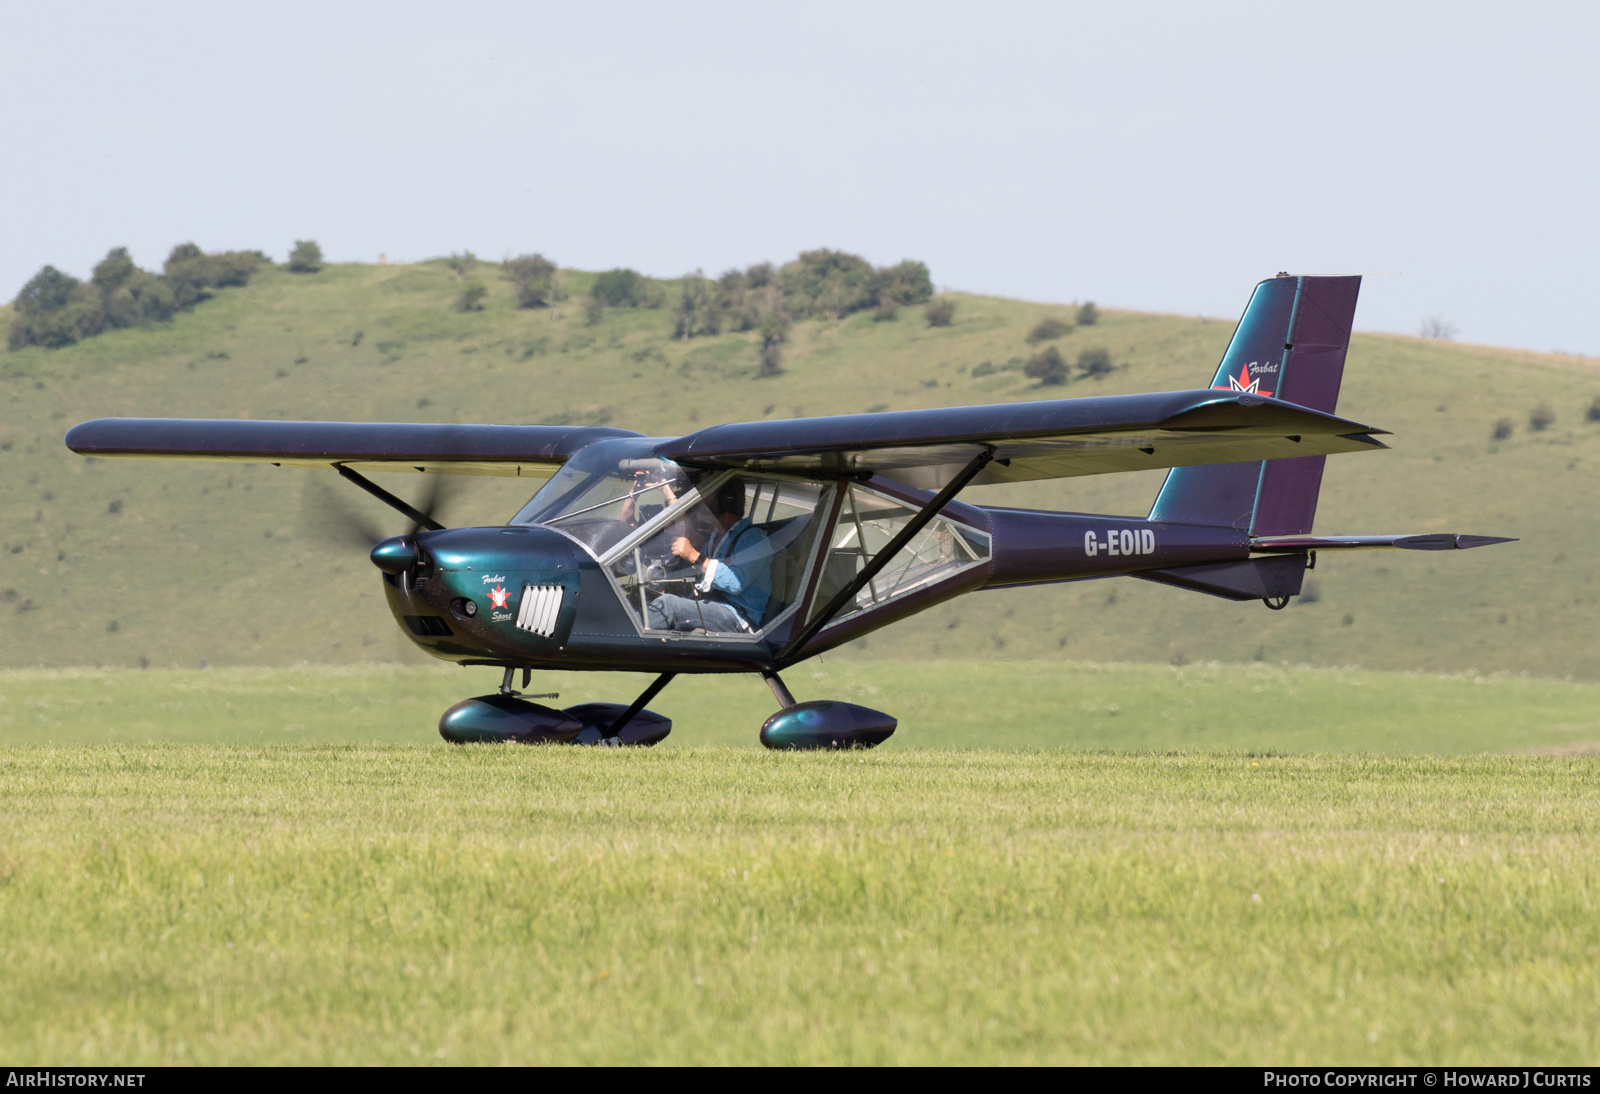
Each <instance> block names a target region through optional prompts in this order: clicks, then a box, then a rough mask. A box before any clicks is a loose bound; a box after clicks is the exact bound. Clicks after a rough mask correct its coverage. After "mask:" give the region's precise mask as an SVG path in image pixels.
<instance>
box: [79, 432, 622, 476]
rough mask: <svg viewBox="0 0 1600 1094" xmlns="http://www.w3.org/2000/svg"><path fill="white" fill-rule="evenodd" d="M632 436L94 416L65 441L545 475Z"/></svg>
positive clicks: (170, 454) (138, 450)
mask: <svg viewBox="0 0 1600 1094" xmlns="http://www.w3.org/2000/svg"><path fill="white" fill-rule="evenodd" d="M637 436H639V434H637V433H633V432H630V431H629V430H626V429H611V428H607V427H600V426H566V425H451V424H429V423H414V422H275V421H231V420H229V419H225V418H224V419H200V418H99V419H96V420H95V421H90V422H84V423H82V424H81V425H76V426H73V427H72V429H71V430H69V431H68V432H67V438H66V441H67V447H68V448H70V449H72V451H74V452H77V453H79V454H80V455H84V456H102V457H107V456H109V457H130V458H134V459H167V460H233V461H243V462H254V463H276V464H282V465H285V466H289V467H321V468H328V467H333V466H335V465H339V464H342V465H344V466H347V467H350V468H352V469H354V470H357V471H412V472H417V471H421V472H432V473H434V474H454V475H501V476H509V477H516V476H525V477H532V478H548V477H549V476H550V474H551V473H552V472H553V471H554V470H555V469H556V468H557V467H559V466H561V464H563V463H565V462H566V461H567V459H568V458H569V457H570V456H571V455H572V454H573V453H574V452H576V451H577V450H578V449H580V448H582V447H584V446H585V445H587V444H590V443H592V442H594V441H599V440H606V439H609V438H613V437H637Z"/></svg>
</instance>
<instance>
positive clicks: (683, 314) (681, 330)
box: [672, 270, 726, 341]
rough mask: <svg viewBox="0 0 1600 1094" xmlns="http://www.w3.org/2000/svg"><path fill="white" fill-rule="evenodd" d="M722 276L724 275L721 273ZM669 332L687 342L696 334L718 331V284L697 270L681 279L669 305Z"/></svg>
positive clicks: (719, 312)
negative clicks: (671, 322) (672, 319)
mask: <svg viewBox="0 0 1600 1094" xmlns="http://www.w3.org/2000/svg"><path fill="white" fill-rule="evenodd" d="M724 277H726V275H724ZM673 315H674V317H675V319H676V322H675V323H674V325H673V328H672V330H673V335H674V337H677V338H682V339H684V340H685V341H687V340H688V339H690V338H694V337H697V336H700V335H716V334H721V333H722V307H721V301H720V299H719V297H718V286H717V285H715V284H713V283H712V282H711V280H710V279H709V278H707V277H706V276H705V275H704V274H703V273H701V272H700V271H699V270H696V271H695V272H694V273H692V274H690V275H689V276H688V277H685V278H684V279H683V285H682V287H681V289H680V291H679V293H678V303H677V306H676V307H675V308H673Z"/></svg>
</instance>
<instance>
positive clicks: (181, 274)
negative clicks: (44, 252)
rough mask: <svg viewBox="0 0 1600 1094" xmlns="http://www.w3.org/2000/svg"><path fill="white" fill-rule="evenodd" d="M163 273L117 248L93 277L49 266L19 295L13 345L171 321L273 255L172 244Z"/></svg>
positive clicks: (64, 341) (51, 344) (60, 342)
mask: <svg viewBox="0 0 1600 1094" xmlns="http://www.w3.org/2000/svg"><path fill="white" fill-rule="evenodd" d="M173 255H174V256H176V258H177V260H176V261H174V258H172V257H169V258H168V259H167V265H166V268H165V272H164V273H163V274H161V275H157V274H153V273H150V272H149V271H148V270H141V269H139V267H138V266H136V265H135V264H134V262H133V259H132V258H131V257H130V256H129V255H128V250H127V248H126V247H113V248H112V249H111V250H110V251H108V252H107V253H106V256H105V258H103V259H101V260H100V261H99V262H98V263H97V264H96V265H95V268H94V273H93V275H92V276H91V277H90V279H89V280H88V281H87V282H81V281H79V280H78V279H77V278H75V277H71V276H70V275H68V274H64V273H62V272H61V271H60V270H57V269H56V268H55V267H54V266H46V267H45V268H44V269H42V270H40V271H39V272H38V274H36V275H35V276H34V278H33V280H31V281H29V282H28V284H27V285H25V286H23V289H22V292H21V293H19V294H18V295H17V299H16V308H15V318H14V319H13V321H12V324H11V333H10V336H9V338H8V340H7V341H8V344H9V346H10V348H11V349H21V348H22V347H23V346H45V347H48V348H59V347H61V346H66V345H71V344H72V343H73V342H76V341H78V340H80V339H83V338H90V337H93V336H94V335H96V334H99V333H101V332H102V331H105V330H114V329H117V328H120V327H135V326H140V325H143V324H146V323H156V322H160V321H162V320H165V319H171V318H172V316H173V315H174V313H176V312H178V311H181V310H183V309H185V308H190V307H193V306H194V305H195V304H197V303H199V302H200V301H202V300H204V299H205V298H206V297H207V296H209V295H210V292H209V290H210V289H212V288H214V287H217V286H221V285H242V284H244V283H245V282H246V281H248V280H249V278H250V274H251V272H253V271H254V270H255V268H256V266H257V265H259V264H260V263H262V262H264V261H266V258H265V256H263V255H262V254H261V253H260V252H258V251H226V252H222V253H220V254H213V255H208V254H204V253H203V252H201V250H200V248H198V247H196V246H195V245H194V244H192V243H185V244H180V245H179V246H178V247H175V248H174V249H173Z"/></svg>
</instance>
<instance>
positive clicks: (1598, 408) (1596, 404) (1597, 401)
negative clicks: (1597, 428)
mask: <svg viewBox="0 0 1600 1094" xmlns="http://www.w3.org/2000/svg"><path fill="white" fill-rule="evenodd" d="M1583 420H1584V421H1586V422H1600V395H1596V396H1595V397H1594V399H1593V400H1591V401H1590V403H1589V409H1588V410H1586V411H1584V412H1583Z"/></svg>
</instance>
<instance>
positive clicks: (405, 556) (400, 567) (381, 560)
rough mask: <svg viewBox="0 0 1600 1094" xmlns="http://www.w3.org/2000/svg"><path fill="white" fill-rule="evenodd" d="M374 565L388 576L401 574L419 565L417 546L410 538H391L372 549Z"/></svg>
mask: <svg viewBox="0 0 1600 1094" xmlns="http://www.w3.org/2000/svg"><path fill="white" fill-rule="evenodd" d="M372 564H373V565H374V566H376V567H377V568H378V569H380V570H382V571H383V572H384V573H386V574H399V573H404V572H405V571H407V570H409V569H411V568H412V567H413V566H415V565H416V564H417V544H416V541H415V540H413V539H412V538H411V537H410V536H391V537H390V538H389V539H386V540H383V541H382V542H380V543H379V544H378V545H377V546H376V547H374V548H373V549H372Z"/></svg>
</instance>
